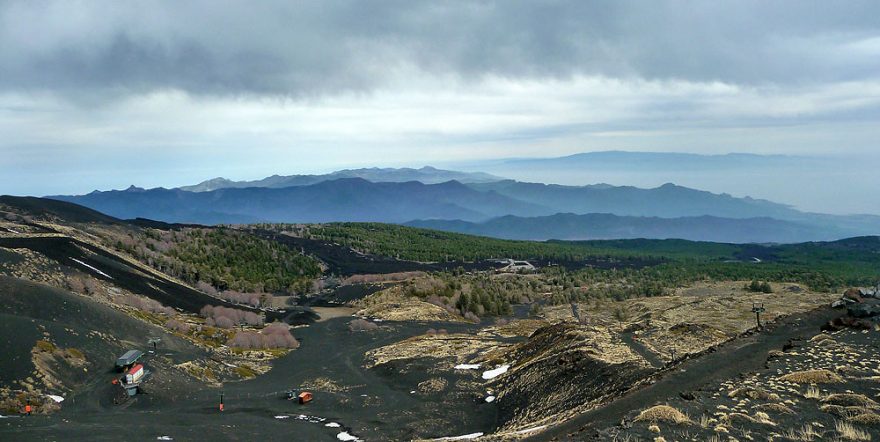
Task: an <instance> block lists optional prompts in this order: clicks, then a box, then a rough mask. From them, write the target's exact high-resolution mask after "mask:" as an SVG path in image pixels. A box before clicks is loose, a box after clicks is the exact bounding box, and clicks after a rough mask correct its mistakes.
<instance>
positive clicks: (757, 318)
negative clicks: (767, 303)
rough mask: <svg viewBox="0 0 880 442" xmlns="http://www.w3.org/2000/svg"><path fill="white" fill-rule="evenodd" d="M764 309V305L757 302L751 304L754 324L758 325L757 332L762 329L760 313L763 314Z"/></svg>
mask: <svg viewBox="0 0 880 442" xmlns="http://www.w3.org/2000/svg"><path fill="white" fill-rule="evenodd" d="M765 310H766V309H765V308H764V303H763V302H762V303H760V304H758V303H757V302H753V303H752V311H753V312H754V313H755V322H757V323H758V330H761V329H763V328H764V327H763V326H762V325H761V313H764V311H765Z"/></svg>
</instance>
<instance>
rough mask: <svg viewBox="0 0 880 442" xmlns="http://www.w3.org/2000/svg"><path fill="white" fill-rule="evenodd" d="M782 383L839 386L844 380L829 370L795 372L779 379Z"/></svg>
mask: <svg viewBox="0 0 880 442" xmlns="http://www.w3.org/2000/svg"><path fill="white" fill-rule="evenodd" d="M779 380H780V381H786V382H794V383H796V384H839V383H841V382H843V378H842V377H840V375H838V374H837V373H834V372H832V371H829V370H804V371H795V372H793V373H789V374H787V375H785V376H782V377H780V378H779Z"/></svg>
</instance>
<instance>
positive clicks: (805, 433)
mask: <svg viewBox="0 0 880 442" xmlns="http://www.w3.org/2000/svg"><path fill="white" fill-rule="evenodd" d="M782 436H783V437H784V438H786V439H791V440H800V441H812V440H816V437H818V436H819V433H817V432H816V430H815V429H814V428H813V426H812V425H810V424H806V425H804V426H803V428H801V429H800V430H799V431H795V430H788V431H786V432H785V433H783V434H782Z"/></svg>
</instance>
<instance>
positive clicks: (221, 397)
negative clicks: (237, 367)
mask: <svg viewBox="0 0 880 442" xmlns="http://www.w3.org/2000/svg"><path fill="white" fill-rule="evenodd" d="M220 411H223V390H220Z"/></svg>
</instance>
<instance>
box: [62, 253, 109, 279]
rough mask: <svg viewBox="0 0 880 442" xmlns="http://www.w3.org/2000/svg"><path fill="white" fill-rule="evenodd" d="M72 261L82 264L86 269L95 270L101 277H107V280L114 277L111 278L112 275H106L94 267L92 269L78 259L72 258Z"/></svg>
mask: <svg viewBox="0 0 880 442" xmlns="http://www.w3.org/2000/svg"><path fill="white" fill-rule="evenodd" d="M70 259H72V260H74V261H76V262H78V263H80V264H82V265H84V266H86V267H88V268H90V269H92V270H94V271H95V272H96V273H98V274H99V275H101V276H103V277H105V278H110V279H113V277H112V276H110V275H108V274H106V273H104V272H102V271H100V270H98V269H96V268H94V267H92V266H90V265H88V264H86V263H84V262H82V261H80V260H78V259H76V258H70Z"/></svg>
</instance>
